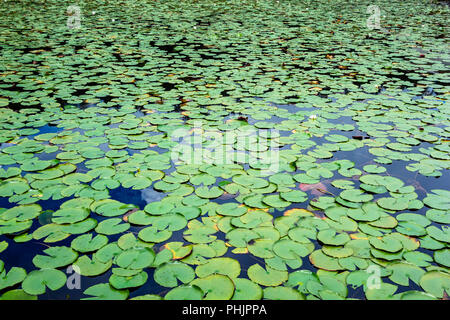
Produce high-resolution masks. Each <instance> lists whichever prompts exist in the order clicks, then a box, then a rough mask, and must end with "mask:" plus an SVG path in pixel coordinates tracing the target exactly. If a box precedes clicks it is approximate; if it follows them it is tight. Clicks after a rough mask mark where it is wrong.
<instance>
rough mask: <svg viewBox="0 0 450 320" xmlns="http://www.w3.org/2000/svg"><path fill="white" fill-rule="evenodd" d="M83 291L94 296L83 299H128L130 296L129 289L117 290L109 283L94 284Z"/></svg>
mask: <svg viewBox="0 0 450 320" xmlns="http://www.w3.org/2000/svg"><path fill="white" fill-rule="evenodd" d="M83 293H84V294H85V295H88V296H93V297H90V298H83V299H82V300H126V299H127V298H128V290H117V289H115V288H113V287H112V286H111V285H110V284H109V283H100V284H96V285H93V286H92V287H89V288H87V289H86V290H85V291H84V292H83Z"/></svg>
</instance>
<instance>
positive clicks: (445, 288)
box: [420, 271, 450, 299]
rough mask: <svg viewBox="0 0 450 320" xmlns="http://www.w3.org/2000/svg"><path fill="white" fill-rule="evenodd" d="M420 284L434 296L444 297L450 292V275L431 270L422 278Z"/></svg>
mask: <svg viewBox="0 0 450 320" xmlns="http://www.w3.org/2000/svg"><path fill="white" fill-rule="evenodd" d="M420 286H421V287H422V288H423V289H424V290H425V291H426V292H428V293H430V294H432V295H433V296H435V297H437V298H440V299H442V297H443V296H444V292H446V293H447V295H449V294H450V275H449V274H448V273H444V272H441V271H429V272H427V273H425V274H424V275H423V276H422V278H421V279H420Z"/></svg>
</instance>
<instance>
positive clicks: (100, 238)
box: [70, 233, 108, 253]
mask: <svg viewBox="0 0 450 320" xmlns="http://www.w3.org/2000/svg"><path fill="white" fill-rule="evenodd" d="M107 243H108V237H106V236H104V235H102V234H99V235H96V236H95V237H94V238H92V234H91V233H90V234H83V235H81V236H79V237H77V238H75V239H74V240H73V241H72V243H71V245H70V246H71V247H72V249H74V250H76V251H78V252H81V253H86V252H92V251H97V250H99V249H100V248H102V247H104V246H105V245H106V244H107Z"/></svg>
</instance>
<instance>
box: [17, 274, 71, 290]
mask: <svg viewBox="0 0 450 320" xmlns="http://www.w3.org/2000/svg"><path fill="white" fill-rule="evenodd" d="M66 279H67V278H66V275H65V274H64V272H62V271H59V270H56V269H41V270H34V271H31V272H30V273H29V274H28V275H27V277H26V278H25V280H23V282H22V288H23V290H24V291H25V292H26V293H28V294H31V295H40V294H44V293H45V290H46V288H49V289H50V290H52V291H55V290H58V289H59V288H61V287H63V286H64V285H65V284H66Z"/></svg>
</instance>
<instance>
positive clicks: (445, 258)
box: [434, 249, 450, 268]
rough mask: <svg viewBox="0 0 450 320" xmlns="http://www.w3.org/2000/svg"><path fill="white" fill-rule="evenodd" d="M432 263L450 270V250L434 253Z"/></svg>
mask: <svg viewBox="0 0 450 320" xmlns="http://www.w3.org/2000/svg"><path fill="white" fill-rule="evenodd" d="M434 261H436V262H437V263H439V264H440V265H442V266H444V267H447V268H450V249H441V250H437V251H435V252H434Z"/></svg>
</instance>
